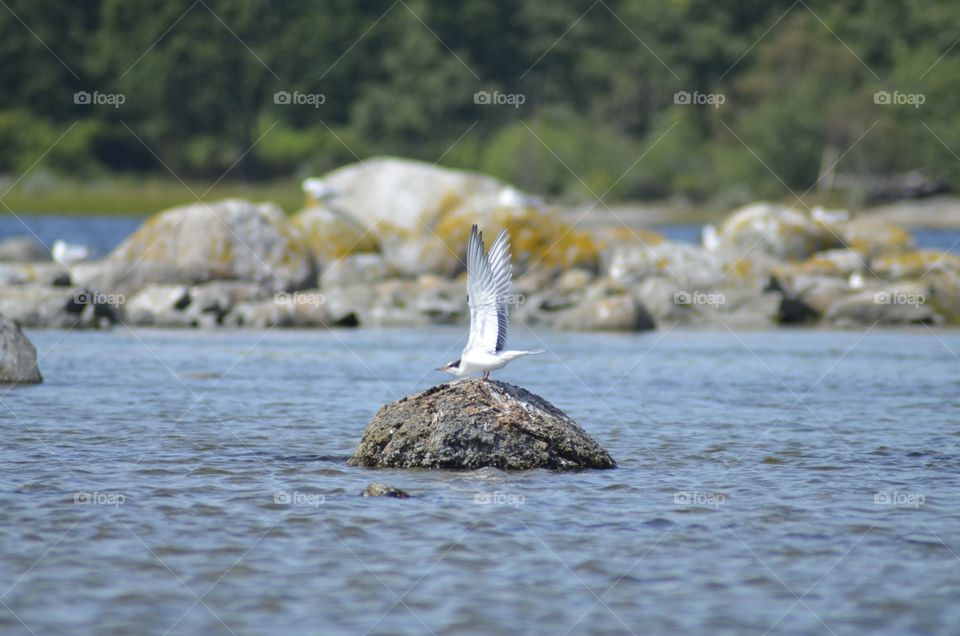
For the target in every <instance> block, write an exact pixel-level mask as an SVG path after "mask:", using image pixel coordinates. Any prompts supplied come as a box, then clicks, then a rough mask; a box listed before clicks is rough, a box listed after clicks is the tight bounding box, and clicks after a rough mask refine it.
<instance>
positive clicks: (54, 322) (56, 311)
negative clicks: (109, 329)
mask: <svg viewBox="0 0 960 636" xmlns="http://www.w3.org/2000/svg"><path fill="white" fill-rule="evenodd" d="M0 313H2V314H4V315H5V316H7V317H8V318H10V319H11V320H15V321H16V322H17V323H19V324H21V325H23V326H24V327H62V328H72V327H89V326H94V325H95V323H96V307H95V306H94V305H93V304H91V303H89V302H88V298H87V294H86V293H85V292H84V290H78V289H72V288H70V287H46V286H41V285H13V286H10V287H0Z"/></svg>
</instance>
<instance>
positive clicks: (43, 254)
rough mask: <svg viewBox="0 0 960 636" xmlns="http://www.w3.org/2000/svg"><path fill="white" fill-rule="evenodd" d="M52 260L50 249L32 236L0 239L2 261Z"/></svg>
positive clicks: (0, 261) (28, 261)
mask: <svg viewBox="0 0 960 636" xmlns="http://www.w3.org/2000/svg"><path fill="white" fill-rule="evenodd" d="M49 260H50V250H48V249H47V248H46V247H44V246H43V245H41V244H40V243H39V242H38V241H37V240H36V239H34V238H33V237H31V236H11V237H10V238H6V239H3V240H2V241H0V263H37V262H40V261H49Z"/></svg>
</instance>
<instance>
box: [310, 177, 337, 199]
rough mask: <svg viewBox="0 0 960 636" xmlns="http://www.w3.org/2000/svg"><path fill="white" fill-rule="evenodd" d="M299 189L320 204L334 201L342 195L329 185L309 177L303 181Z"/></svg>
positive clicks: (316, 178)
mask: <svg viewBox="0 0 960 636" xmlns="http://www.w3.org/2000/svg"><path fill="white" fill-rule="evenodd" d="M300 188H301V189H303V192H304V193H305V194H306V195H307V196H308V197H310V198H311V199H314V200H315V201H319V202H321V203H322V202H326V201H329V200H331V199H335V198H337V197H338V196H340V195H341V194H343V192H341V191H340V190H339V189H337V188H334V187H333V186H331V185H330V184H329V183H327V182H325V181H324V180H323V179H320V178H318V177H309V178H307V179H304V180H303V182H302V183H301V184H300Z"/></svg>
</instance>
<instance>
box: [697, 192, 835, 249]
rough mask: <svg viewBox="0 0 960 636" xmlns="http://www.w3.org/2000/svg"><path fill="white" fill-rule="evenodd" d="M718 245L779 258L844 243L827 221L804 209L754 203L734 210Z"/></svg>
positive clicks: (722, 247)
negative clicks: (814, 216) (828, 225)
mask: <svg viewBox="0 0 960 636" xmlns="http://www.w3.org/2000/svg"><path fill="white" fill-rule="evenodd" d="M716 243H717V249H718V251H721V252H724V251H725V252H729V253H733V254H738V255H742V256H750V255H752V253H753V252H761V253H765V254H767V255H769V256H772V257H773V258H776V259H779V260H800V259H804V258H807V257H808V256H810V255H811V254H813V253H814V252H819V251H821V250H825V249H829V248H832V247H840V246H841V244H840V240H839V239H838V238H837V236H836V235H834V233H833V232H832V231H831V229H830V228H829V227H827V226H826V225H825V224H824V223H822V222H820V221H818V220H816V219H814V218H813V217H812V216H811V215H810V214H808V213H806V212H805V211H802V210H797V209H795V208H790V207H787V206H783V205H777V204H773V203H754V204H751V205H748V206H746V207H743V208H740V209H739V210H737V211H735V212H733V213H732V214H731V215H730V216H729V217H727V219H726V220H725V221H724V222H723V223H722V224H721V225H720V228H719V229H718V230H717V234H716Z"/></svg>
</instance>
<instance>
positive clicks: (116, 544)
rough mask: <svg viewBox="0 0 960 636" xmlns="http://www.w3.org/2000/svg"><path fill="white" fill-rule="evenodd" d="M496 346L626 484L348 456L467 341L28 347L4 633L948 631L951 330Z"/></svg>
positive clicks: (328, 339)
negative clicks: (387, 494)
mask: <svg viewBox="0 0 960 636" xmlns="http://www.w3.org/2000/svg"><path fill="white" fill-rule="evenodd" d="M516 331H517V333H516V337H515V338H514V341H513V342H512V344H514V345H517V346H521V347H524V346H527V345H529V346H531V347H532V346H539V345H541V344H542V345H544V346H546V347H548V348H549V353H548V354H546V355H544V356H541V357H540V358H538V359H536V360H529V361H522V362H518V363H516V364H514V365H513V366H511V367H510V368H509V369H507V370H505V371H504V372H502V373H501V374H500V377H501V378H502V379H504V380H507V381H513V382H517V383H522V384H523V385H524V386H526V387H527V388H528V389H530V390H532V391H534V392H536V393H538V394H540V395H542V396H544V397H545V398H547V399H548V400H550V401H552V402H554V403H555V404H556V405H558V406H559V407H561V408H563V409H564V410H566V411H567V412H568V413H569V414H570V415H571V416H573V417H574V418H575V419H576V420H577V421H579V422H580V423H581V425H582V426H584V428H586V429H587V430H588V431H589V432H590V433H591V434H592V435H593V436H594V437H596V438H597V439H598V440H599V441H600V442H601V443H602V444H603V445H605V446H606V447H607V448H608V449H609V450H610V451H611V453H612V454H613V455H614V457H615V458H616V459H617V460H618V462H619V463H620V468H619V469H617V470H612V471H595V472H584V473H566V474H565V473H553V472H548V471H531V472H525V473H516V474H507V473H503V472H500V471H497V470H492V469H490V470H481V471H476V472H467V473H457V472H440V471H374V470H368V469H361V468H348V467H347V466H345V464H344V462H345V460H346V458H347V457H348V455H349V454H350V452H351V449H352V447H353V445H354V444H355V443H356V442H357V440H358V439H359V437H360V435H361V432H362V430H363V428H364V426H365V425H366V423H367V422H368V421H369V419H370V417H371V416H372V415H373V413H374V412H375V411H376V410H377V408H379V407H380V406H381V405H382V404H383V403H384V402H387V401H389V400H393V399H397V398H399V397H401V396H403V395H405V394H407V393H409V392H411V391H414V390H417V389H422V388H425V387H427V386H430V385H431V384H433V383H436V382H438V381H441V380H442V379H443V378H441V377H440V375H439V374H436V373H434V372H431V371H429V369H431V368H432V367H434V366H437V364H438V363H439V362H444V361H447V360H449V359H450V358H452V357H456V352H457V351H458V350H459V347H460V346H462V339H461V335H462V334H461V332H460V330H458V329H457V330H442V329H441V330H434V331H432V332H426V331H374V330H359V331H339V332H317V331H311V332H298V331H283V332H281V331H271V332H266V333H263V332H246V331H217V332H212V333H211V332H206V333H205V332H199V331H150V330H140V331H135V332H134V331H129V330H127V329H125V328H122V327H120V328H117V329H115V330H114V331H112V332H83V333H79V332H62V331H36V332H32V333H31V334H30V335H31V336H32V338H33V339H34V341H35V343H36V344H37V347H38V350H39V351H40V352H41V355H42V358H41V367H42V370H43V372H44V375H45V377H46V382H45V383H44V384H42V385H40V386H36V387H18V388H14V389H12V390H10V389H8V388H0V391H2V392H3V394H2V398H0V420H2V421H3V423H4V432H5V439H4V443H3V445H2V449H0V465H2V466H3V470H2V471H0V477H2V481H0V547H2V549H0V601H2V604H0V633H2V634H5V635H6V634H31V633H34V634H37V635H38V636H39V635H42V634H85V633H90V634H93V633H96V634H198V633H203V634H207V635H212V634H237V635H241V634H334V633H344V634H364V633H369V634H430V633H436V634H472V633H504V634H507V633H512V634H516V633H537V634H564V633H571V634H588V633H589V634H622V633H630V632H633V633H636V634H651V633H677V632H686V633H696V634H751V633H754V634H765V633H768V632H769V633H772V634H780V633H783V634H797V633H801V634H807V633H809V634H821V633H827V634H830V633H836V634H849V633H855V632H860V633H864V632H870V633H889V634H905V633H918V634H920V633H923V634H932V633H942V634H947V633H957V626H958V625H960V560H958V555H960V532H958V531H960V513H958V502H960V476H958V475H960V449H958V444H960V424H958V421H957V416H956V414H957V412H958V411H957V407H958V406H960V392H958V388H960V382H958V377H957V370H958V359H957V357H956V353H960V334H958V333H957V332H951V331H938V332H937V333H936V334H934V333H932V332H929V331H927V330H926V329H920V330H918V331H910V332H902V331H901V332H885V331H880V330H879V329H876V330H873V331H871V332H869V333H867V334H866V335H864V334H863V333H855V332H827V331H775V332H744V333H738V334H736V335H734V334H732V333H729V332H726V331H723V332H704V331H680V330H677V329H675V330H672V331H669V332H651V333H646V334H634V335H582V334H577V335H568V334H552V333H540V334H536V335H534V334H532V333H531V332H529V331H526V330H524V328H523V327H518V328H517V329H516ZM540 339H542V342H541V340H540ZM447 347H449V350H447V351H444V349H445V348H447ZM375 481H376V482H383V483H388V484H391V485H394V486H398V487H400V488H403V489H405V490H407V491H408V492H409V493H410V494H411V495H413V498H411V499H407V500H397V499H387V498H361V497H359V496H358V494H359V493H360V491H361V490H363V488H364V487H365V486H366V485H367V484H369V483H371V482H375ZM21 621H22V622H21Z"/></svg>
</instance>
